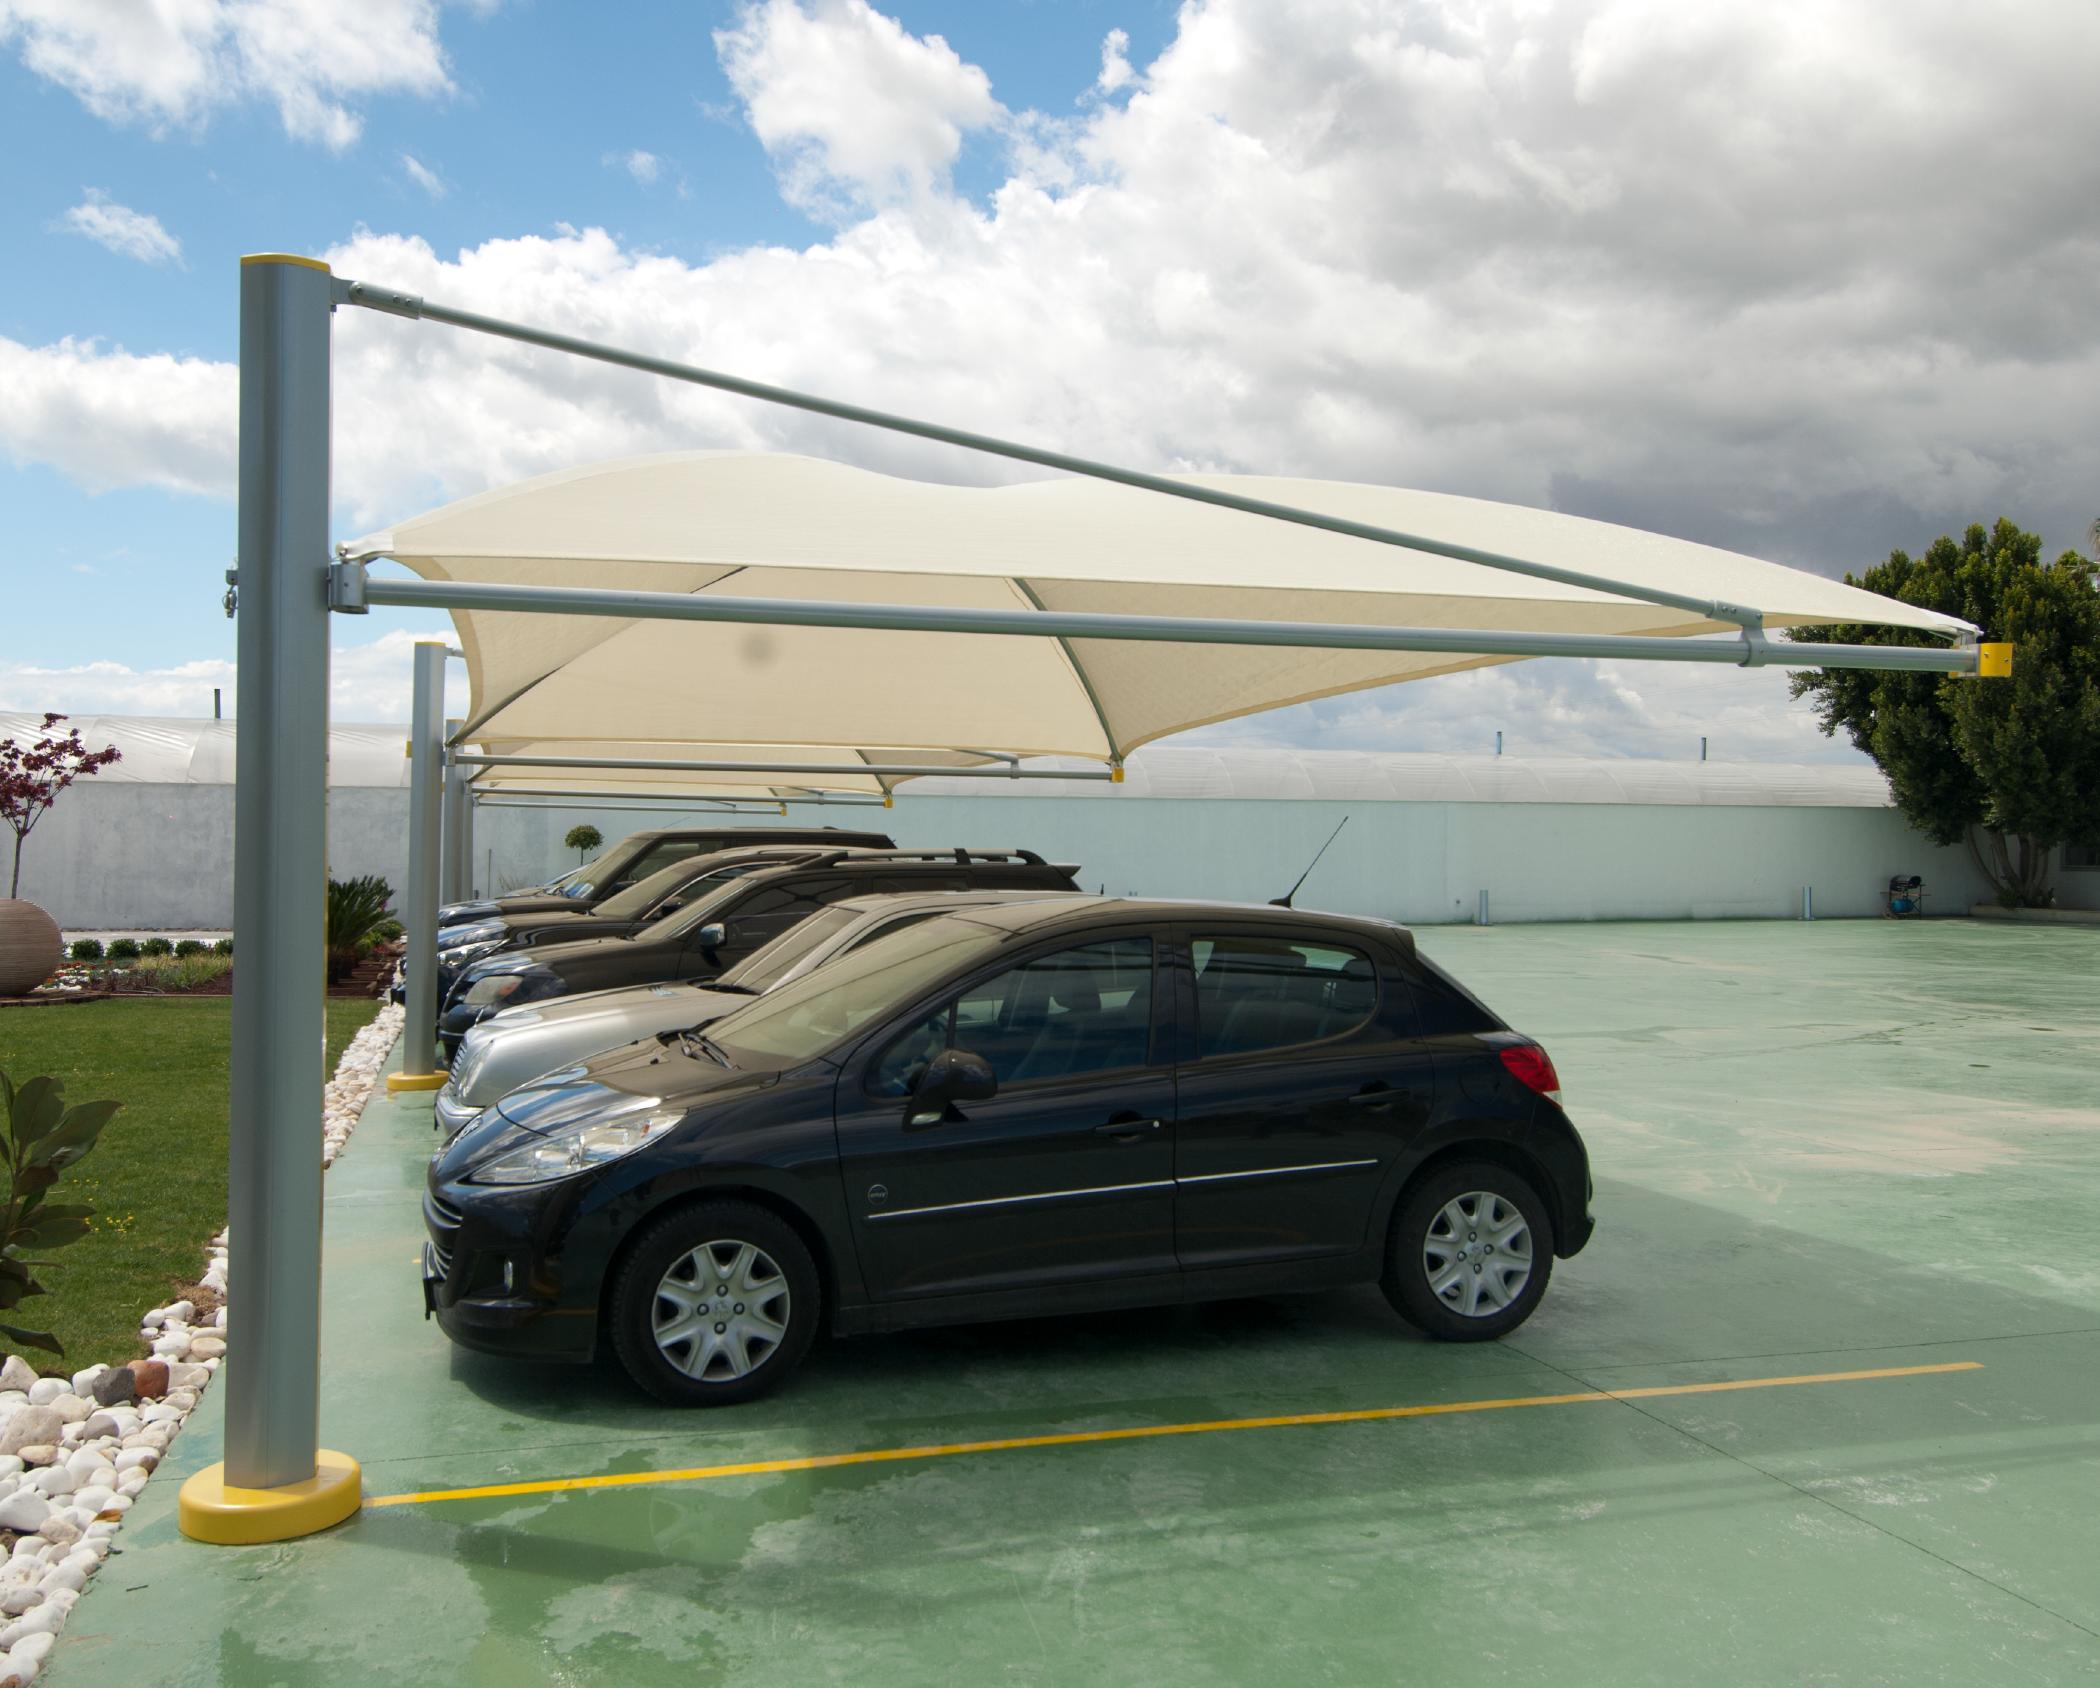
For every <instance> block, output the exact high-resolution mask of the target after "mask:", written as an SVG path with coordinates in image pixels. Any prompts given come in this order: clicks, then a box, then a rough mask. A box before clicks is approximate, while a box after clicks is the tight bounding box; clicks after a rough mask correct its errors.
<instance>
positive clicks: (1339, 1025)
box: [1189, 938, 1378, 1060]
mask: <svg viewBox="0 0 2100 1688" xmlns="http://www.w3.org/2000/svg"><path fill="white" fill-rule="evenodd" d="M1189 958H1190V960H1191V961H1192V962H1193V963H1194V965H1195V969H1196V1026H1197V1034H1198V1037H1197V1046H1196V1051H1197V1055H1198V1057H1199V1058H1200V1059H1204V1060H1209V1059H1212V1058H1214V1057H1216V1056H1220V1055H1246V1054H1250V1053H1252V1052H1254V1051H1256V1050H1260V1049H1285V1048H1289V1047H1290V1046H1292V1045H1294V1044H1300V1043H1318V1042H1320V1041H1322V1040H1323V1039H1326V1038H1330V1037H1339V1036H1341V1035H1342V1034H1343V1033H1344V1032H1350V1031H1354V1030H1355V1029H1356V1028H1357V1027H1358V1026H1360V1025H1362V1024H1363V1023H1364V1022H1365V1021H1366V1020H1368V1019H1369V1018H1370V1017H1371V1010H1372V1009H1373V1008H1374V1007H1375V1006H1376V1004H1377V1001H1378V982H1377V976H1376V974H1375V972H1374V971H1373V969H1372V966H1371V958H1370V957H1369V956H1367V955H1365V954H1363V953H1362V952H1361V951H1359V950H1353V949H1343V948H1340V947H1338V946H1336V945H1332V944H1323V943H1313V942H1308V941H1305V940H1301V939H1295V938H1198V939H1196V940H1195V942H1194V943H1192V944H1191V945H1190V946H1189Z"/></svg>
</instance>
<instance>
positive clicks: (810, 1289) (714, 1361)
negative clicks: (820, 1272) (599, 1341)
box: [611, 1201, 823, 1407]
mask: <svg viewBox="0 0 2100 1688" xmlns="http://www.w3.org/2000/svg"><path fill="white" fill-rule="evenodd" d="M822 1300H823V1294H822V1291H821V1289H820V1288H819V1285H818V1279H817V1267H816V1262H815V1261H814V1260H812V1259H811V1258H810V1253H809V1249H808V1247H807V1246H806V1245H805V1244H804V1243H803V1241H802V1239H801V1237H800V1236H798V1235H797V1234H796V1232H795V1229H794V1227H793V1226H791V1225H789V1224H788V1223H787V1222H786V1221H785V1220H783V1219H781V1218H780V1217H779V1216H778V1215H777V1214H773V1213H769V1212H768V1211H767V1210H766V1209H764V1208H762V1207H754V1206H752V1205H751V1204H750V1203H748V1202H736V1201H718V1202H702V1203H699V1204H697V1205H695V1206H693V1207H687V1208H681V1209H679V1210H677V1211H676V1212H673V1213H669V1214H666V1215H665V1216H664V1217H663V1218H661V1219H659V1220H656V1221H655V1222H654V1223H653V1224H651V1225H650V1226H649V1227H648V1228H647V1229H646V1230H645V1231H644V1232H643V1233H642V1235H641V1236H640V1238H638V1239H637V1240H636V1242H635V1245H634V1247H633V1248H632V1249H631V1250H630V1251H629V1252H628V1255H627V1258H626V1259H625V1260H624V1261H623V1262H622V1263H621V1266H620V1270H619V1275H618V1277H617V1278H616V1279H615V1280H614V1283H613V1291H612V1303H611V1311H612V1338H613V1352H614V1353H615V1354H617V1355H618V1356H619V1359H620V1364H621V1365H623V1366H624V1367H626V1369H627V1374H628V1376H630V1377H632V1378H633V1379H634V1380H635V1382H637V1383H639V1384H640V1385H641V1386H642V1387H643V1388H644V1389H646V1390H648V1391H649V1393H650V1394H652V1395H654V1396H655V1397H656V1398H657V1399H658V1400H660V1401H668V1402H670V1403H671V1404H672V1405H673V1406H681V1407H705V1406H727V1405H729V1404H731V1403H733V1402H737V1401H749V1400H751V1399H753V1398H754V1397H756V1396H759V1395H763V1394H765V1393H766V1392H767V1391H768V1390H771V1389H775V1388H777V1387H778V1386H779V1385H780V1384H782V1383H783V1382H785V1381H786V1380H787V1377H788V1375H789V1374H790V1373H791V1372H793V1371H794V1369H795V1368H796V1367H797V1366H798V1365H800V1364H801V1363H802V1357H803V1355H805V1354H806V1353H808V1352H809V1345H810V1343H811V1341H812V1340H813V1339H814V1338H815V1336H816V1331H817V1323H818V1319H819V1316H820V1314H821V1312H822V1306H821V1303H822Z"/></svg>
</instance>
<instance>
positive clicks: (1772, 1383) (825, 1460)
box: [365, 1360, 1983, 1506]
mask: <svg viewBox="0 0 2100 1688" xmlns="http://www.w3.org/2000/svg"><path fill="white" fill-rule="evenodd" d="M1981 1370H1983V1363H1982V1362H1981V1361H1980V1360H1952V1361H1949V1362H1947V1363H1946V1364H1943V1365H1936V1366H1883V1367H1880V1368H1878V1369H1877V1370H1874V1371H1840V1372H1808V1373H1805V1374H1803V1375H1801V1376H1798V1377H1749V1378H1741V1379H1737V1380H1734V1381H1730V1382H1721V1383H1667V1384H1659V1385H1656V1386H1654V1387H1652V1388H1647V1389H1584V1390H1579V1391H1577V1392H1575V1393H1574V1394H1569V1395H1519V1396H1514V1397H1512V1398H1510V1399H1507V1400H1499V1401H1437V1402H1431V1403H1429V1404H1427V1405H1424V1406H1414V1407H1360V1408H1356V1409H1353V1410H1351V1411H1347V1412H1332V1413H1283V1414H1278V1415H1276V1416H1274V1417H1270V1418H1221V1419H1212V1420H1209V1421H1207V1422H1202V1423H1196V1424H1134V1425H1129V1426H1126V1427H1124V1428H1122V1429H1118V1430H1070V1431H1064V1432H1060V1433H1058V1434H1055V1435H1047V1436H1004V1437H1000V1438H999V1439H997V1440H995V1441H988V1442H943V1443H936V1444H933V1445H931V1446H927V1447H919V1448H871V1449H869V1450H867V1451H866V1452H863V1453H851V1454H807V1455H803V1456H801V1457H799V1458H795V1459H754V1460H745V1461H743V1462H742V1463H740V1464H736V1465H696V1466H692V1467H689V1468H687V1469H686V1470H682V1471H621V1472H615V1473H613V1474H611V1475H609V1476H603V1477H551V1478H547V1479H545V1480H544V1481H541V1482H536V1483H488V1484H484V1485H482V1486H481V1487H479V1488H472V1489H425V1490H422V1491H421V1492H419V1493H416V1494H407V1495H374V1496H370V1497H368V1498H367V1499H366V1501H365V1505H367V1506H415V1505H420V1504H422V1503H424V1502H426V1501H439V1500H502V1499H506V1498H508V1497H509V1496H512V1495H552V1494H561V1493H563V1492H564V1491H566V1490H570V1489H620V1488H629V1487H632V1486H633V1485H635V1484H638V1483H706V1482H711V1481H713V1480H714V1479H715V1478H718V1477H765V1476H770V1475H772V1474H773V1473H775V1472H781V1471H822V1470H825V1469H827V1468H829V1467H831V1466H836V1465H878V1464H883V1463H885V1462H888V1461H891V1460H900V1459H947V1458H949V1457H951V1456H952V1455H955V1454H995V1453H1006V1452H1009V1451H1011V1450H1013V1449H1015V1448H1064V1447H1071V1446H1074V1445H1075V1444H1077V1443H1081V1442H1134V1441H1139V1440H1142V1439H1144V1438H1146V1437H1151V1436H1200V1435H1207V1434H1209V1433H1211V1432H1212V1431H1219V1430H1280V1429H1283V1428H1285V1427H1287V1426H1291V1425H1306V1424H1369V1423H1371V1422H1373V1421H1375V1420H1378V1419H1389V1418H1435V1417H1438V1416H1440V1415H1442V1414H1445V1413H1486V1412H1499V1411H1501V1410H1502V1409H1503V1408H1505V1407H1564V1406H1571V1405H1573V1404H1574V1403H1576V1402H1578V1401H1652V1400H1655V1399H1657V1398H1658V1397H1661V1396H1665V1395H1718V1394H1722V1393H1724V1392H1726V1391H1728V1390H1734V1389H1785V1388H1788V1387H1790V1386H1792V1385H1794V1384H1799V1383H1865V1382H1867V1381H1869V1380H1870V1379H1873V1378H1883V1377H1930V1376H1933V1375H1935V1374H1936V1373H1940V1372H1966V1371H1981Z"/></svg>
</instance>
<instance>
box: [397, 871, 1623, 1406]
mask: <svg viewBox="0 0 2100 1688" xmlns="http://www.w3.org/2000/svg"><path fill="white" fill-rule="evenodd" d="M631 843H632V841H631V840H627V841H623V842H622V844H621V845H616V846H614V847H613V849H612V850H611V851H608V852H607V856H606V858H605V859H611V858H612V857H614V856H616V855H621V854H622V852H626V855H625V858H624V860H625V864H626V866H627V867H629V868H631V867H632V866H633V865H634V863H635V862H637V861H640V860H644V859H646V858H645V857H642V856H636V855H635V854H634V853H633V852H632V851H629V850H628V848H627V847H628V846H629V845H630V844H631ZM760 849H766V850H775V849H777V850H781V851H783V852H785V854H784V855H761V854H760V853H759V850H760ZM666 869H675V870H678V871H682V872H687V873H688V874H689V877H687V878H685V879H684V880H682V881H680V882H679V883H678V884H677V885H676V886H672V885H671V884H670V882H668V881H665V882H662V883H657V882H656V881H661V880H662V879H663V875H664V873H665V871H666ZM645 888H646V890H645ZM628 889H629V890H631V891H633V892H636V893H643V894H645V895H646V897H647V898H650V899H653V900H652V901H649V903H648V907H647V912H652V913H654V914H655V916H656V918H655V919H654V920H653V921H651V922H650V923H649V924H648V925H646V926H641V927H639V928H635V929H631V930H624V931H614V930H609V929H607V928H606V927H602V926H601V927H597V928H594V929H593V935H591V936H588V937H584V938H581V939H578V940H576V941H573V942H561V941H556V938H557V937H558V936H560V935H561V934H560V921H561V917H560V916H559V915H556V917H555V919H554V920H553V922H551V923H549V924H541V925H535V924H532V923H531V920H530V919H523V920H520V922H519V923H518V924H516V925H513V926H509V927H506V928H505V933H504V935H503V936H502V937H501V938H500V939H499V940H498V942H499V943H500V944H501V945H503V946H505V947H500V948H497V949H495V950H492V951H489V952H485V953H483V954H481V955H480V956H478V957H476V958H473V959H471V960H468V961H466V962H465V963H464V965H462V966H460V967H459V968H458V970H457V975H456V979H455V982H454V986H453V991H452V996H451V998H450V1006H449V1007H448V1009H447V1017H446V1024H445V1028H444V1030H445V1036H446V1038H447V1041H448V1044H449V1046H450V1047H451V1048H452V1049H455V1050H456V1051H457V1053H456V1054H455V1055H454V1057H453V1062H452V1072H451V1076H450V1079H449V1082H448V1083H447V1085H446V1086H445V1088H444V1090H443V1091H441V1092H440V1093H439V1099H438V1122H439V1124H440V1126H441V1127H442V1128H443V1129H444V1131H445V1141H444V1144H443V1146H442V1148H441V1149H440V1150H439V1152H438V1154H437V1155H436V1156H435V1157H434V1158H433V1160H432V1163H431V1166H430V1170H429V1178H428V1188H427V1192H426V1195H425V1200H424V1217H425V1221H426V1225H427V1229H428V1232H429V1240H428V1243H427V1244H426V1247H425V1251H424V1258H423V1292H424V1298H425V1307H426V1310H427V1311H428V1312H430V1313H432V1314H434V1315H435V1316H436V1317H437V1319H438V1321H439V1322H440V1324H441V1325H442V1327H443V1328H444V1330H445V1331H446V1333H447V1334H448V1335H449V1336H450V1337H451V1338H452V1339H453V1340H454V1341H456V1342H459V1343H460V1344H462V1345H464V1346H468V1347H473V1348H478V1349H485V1350H489V1351H493V1352H499V1353H507V1354H519V1355H530V1356H535V1357H539V1358H544V1359H561V1360H577V1361H588V1360H591V1359H593V1358H595V1357H597V1356H599V1355H600V1354H610V1355H612V1356H614V1357H616V1358H617V1359H618V1361H619V1362H620V1363H621V1365H622V1366H623V1367H624V1368H625V1369H626V1371H627V1372H628V1373H629V1374H630V1375H631V1376H632V1377H633V1378H634V1380H635V1381H636V1382H637V1383H639V1384H640V1385H641V1386H642V1387H643V1388H645V1389H647V1390H649V1391H650V1392H651V1393H653V1394H654V1395H656V1396H657V1397H659V1398H660V1399H663V1400H665V1401H669V1402H674V1403H679V1404H700V1405H704V1404H715V1403H725V1402H732V1401H740V1400H745V1399H749V1398H750V1397H752V1396H754V1395H757V1394H759V1393H761V1392H763V1391H765V1390H768V1389H771V1388H773V1387H775V1386H777V1385H778V1384H779V1383H781V1382H782V1381H784V1380H785V1379H786V1378H787V1376H788V1375H789V1374H790V1373H791V1372H792V1371H793V1370H794V1369H795V1367H796V1366H797V1365H798V1364H799V1363H800V1362H801V1360H802V1358H803V1356H804V1354H805V1353H806V1352H807V1351H808V1348H809V1345H810V1343H811V1342H812V1341H813V1340H814V1338H815V1336H816V1334H817V1332H818V1330H819V1329H820V1328H825V1329H829V1330H832V1331H834V1332H840V1333H853V1332H869V1331H882V1330H896V1329H902V1328H906V1327H911V1326H918V1325H929V1324H941V1323H950V1322H960V1321H969V1320H977V1319H991V1318H1006V1317H1020V1316H1030V1315H1038V1314H1046V1313H1058V1312H1080V1311H1087V1310H1093V1309H1100V1308H1112V1307H1132V1306H1143V1305H1153V1304H1159V1303H1172V1302H1181V1301H1196V1300H1206V1299H1212V1298H1218V1297H1229V1296H1244V1295H1256V1294H1268V1293H1274V1292H1278V1291H1285V1290H1309V1289H1318V1288H1324V1287H1329V1286H1334V1285H1341V1284H1348V1283H1355V1282H1377V1283H1379V1284H1381V1285H1382V1287H1383V1289H1384V1291H1385V1294H1386V1296H1387V1299H1388V1300H1389V1301H1390V1302H1391V1304H1392V1305H1393V1306H1394V1308H1395V1309H1396V1310H1397V1311H1399V1312H1400V1313H1401V1314H1402V1315H1403V1316H1404V1317H1405V1318H1407V1319H1408V1320H1409V1321H1411V1322H1412V1323H1414V1324H1415V1325H1417V1326H1418V1327H1419V1328H1421V1329H1423V1330H1425V1331H1427V1332H1429V1333H1430V1334H1432V1335H1434V1336H1439V1337H1444V1338H1449V1339H1453V1340H1461V1341H1465V1340H1481V1339H1485V1338H1492V1337H1496V1336H1499V1335H1502V1334H1504V1333H1505V1332H1507V1331H1509V1330H1511V1329H1514V1328H1515V1327H1516V1326H1517V1325H1518V1324H1520V1323H1522V1322H1523V1320H1524V1319H1525V1318H1527V1317H1528V1316H1529V1315H1530V1313H1531V1311H1532V1310H1533V1308H1534V1307H1536V1306H1537V1304H1538V1301H1539V1298H1540V1297H1541V1295H1543V1293H1544V1291H1545V1289H1546V1285H1547V1280H1548V1277H1549V1276H1550V1273H1551V1270H1552V1263H1553V1260H1554V1259H1555V1258H1556V1257H1565V1256H1568V1255H1572V1254H1574V1253H1576V1252H1577V1251H1579V1250H1580V1249H1581V1248H1582V1247H1583V1246H1584V1244H1585V1243H1586V1242H1587V1241H1588V1239H1589V1236H1590V1232H1591V1228H1592V1221H1591V1216H1590V1180H1589V1166H1588V1158H1587V1154H1586V1152H1585V1150H1584V1147H1583V1144H1582V1141H1581V1138H1580V1136H1579V1135H1578V1133H1577V1132H1576V1130H1575V1127H1574V1126H1573V1124H1572V1123H1571V1122H1570V1121H1569V1119H1568V1116H1567V1114H1566V1112H1565V1111H1564V1110H1563V1108H1562V1106H1561V1100H1560V1091H1559V1079H1558V1077H1557V1075H1556V1074H1555V1072H1554V1069H1553V1063H1552V1061H1551V1060H1550V1059H1549V1058H1548V1057H1547V1055H1546V1053H1545V1051H1544V1050H1543V1049H1541V1048H1540V1047H1539V1046H1538V1045H1537V1044H1536V1043H1534V1042H1532V1041H1531V1040H1529V1039H1527V1038H1524V1037H1522V1036H1520V1035H1518V1034H1517V1033H1515V1032H1513V1031H1511V1030H1510V1029H1509V1027H1507V1026H1506V1025H1505V1024H1504V1023H1503V1022H1502V1021H1501V1020H1500V1019H1498V1018H1497V1017H1496V1016H1495V1015H1494V1013H1493V1012H1492V1011H1490V1010H1489V1009H1488V1008H1486V1007H1485V1006H1484V1005H1483V1004H1482V1003H1480V1002H1479V1001H1478V1000H1477V999H1476V998H1474V997H1473V996H1472V995H1471V994H1470V993H1468V992H1467V991H1466V990H1465V989H1464V988H1463V987H1462V986H1460V985H1459V984H1457V982H1456V981H1454V980H1453V979H1451V978H1450V977H1449V976H1448V975H1447V974H1445V973H1443V972H1442V971H1441V970H1440V969H1438V968H1437V967H1436V966H1435V965H1434V964H1433V963H1431V962H1430V961H1429V960H1428V959H1427V958H1426V957H1424V956H1422V955H1421V954H1420V953H1419V951H1418V950H1417V949H1416V947H1415V944H1414V940H1413V936H1412V934H1410V933H1409V932H1408V931H1407V930H1406V929H1405V928H1404V927H1400V926H1397V925H1392V924H1390V923H1386V922H1382V921H1376V920H1366V919H1358V918H1350V917H1343V916H1338V915H1329V914H1319V913H1313V912H1309V911H1304V910H1294V909H1287V908H1277V907H1243V906H1238V905H1231V904H1217V903H1197V902H1161V901H1149V900H1140V899H1133V898H1119V897H1104V896H1090V895H1086V894H1084V893H1082V892H1081V891H1080V890H1079V889H1078V888H1077V885H1076V882H1075V870H1073V869H1071V868H1068V867H1059V866H1056V865H1055V864H1051V863H1048V862H1045V861H1044V860H1043V859H1042V858H1041V857H1040V856H1037V855H1035V854H1033V853H1032V852H1028V851H1024V850H1010V851H964V850H953V851H899V850H896V849H894V848H890V847H885V846H884V845H877V844H873V843H870V844H865V845H862V844H856V845H848V846H841V845H836V844H832V843H828V842H826V843H820V845H819V846H818V847H816V848H811V847H810V841H809V840H807V839H802V840H796V839H779V840H775V841H773V842H772V843H771V844H768V845H765V846H760V847H757V848H753V847H745V848H742V849H736V850H730V851H705V852H701V851H696V852H693V853H692V854H691V855H689V856H687V857H684V858H681V860H680V861H679V862H677V863H670V864H665V867H660V868H658V869H656V870H655V872H654V873H653V874H652V875H650V876H647V877H645V878H644V879H641V880H635V879H632V878H631V877H630V881H629V886H628ZM622 894H623V893H620V892H615V893H612V896H611V897H606V898H599V899H598V906H599V907H600V908H602V907H603V905H604V904H605V903H607V902H609V901H611V900H613V898H616V897H619V896H621V895H622ZM671 899H675V900H676V901H677V903H678V906H676V907H675V908H668V909H666V908H665V907H664V904H665V902H666V901H667V900H671ZM573 900H574V901H578V902H581V901H583V900H584V899H582V898H577V899H573ZM632 906H633V905H632V904H631V903H623V904H621V905H620V909H619V911H618V912H616V913H614V914H611V915H603V914H601V915H599V916H598V917H597V918H599V919H603V920H608V921H613V922H631V921H632V920H634V919H636V918H637V917H638V915H637V914H636V913H632V912H629V910H630V908H631V907H632ZM541 912H544V911H536V910H516V911H499V913H497V914H493V915H490V916H488V917H487V918H490V919H514V918H517V917H531V918H533V919H536V918H537V916H538V914H539V913H541ZM475 941H476V942H483V941H487V940H486V938H481V939H476V940H475ZM455 947H456V946H455Z"/></svg>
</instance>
